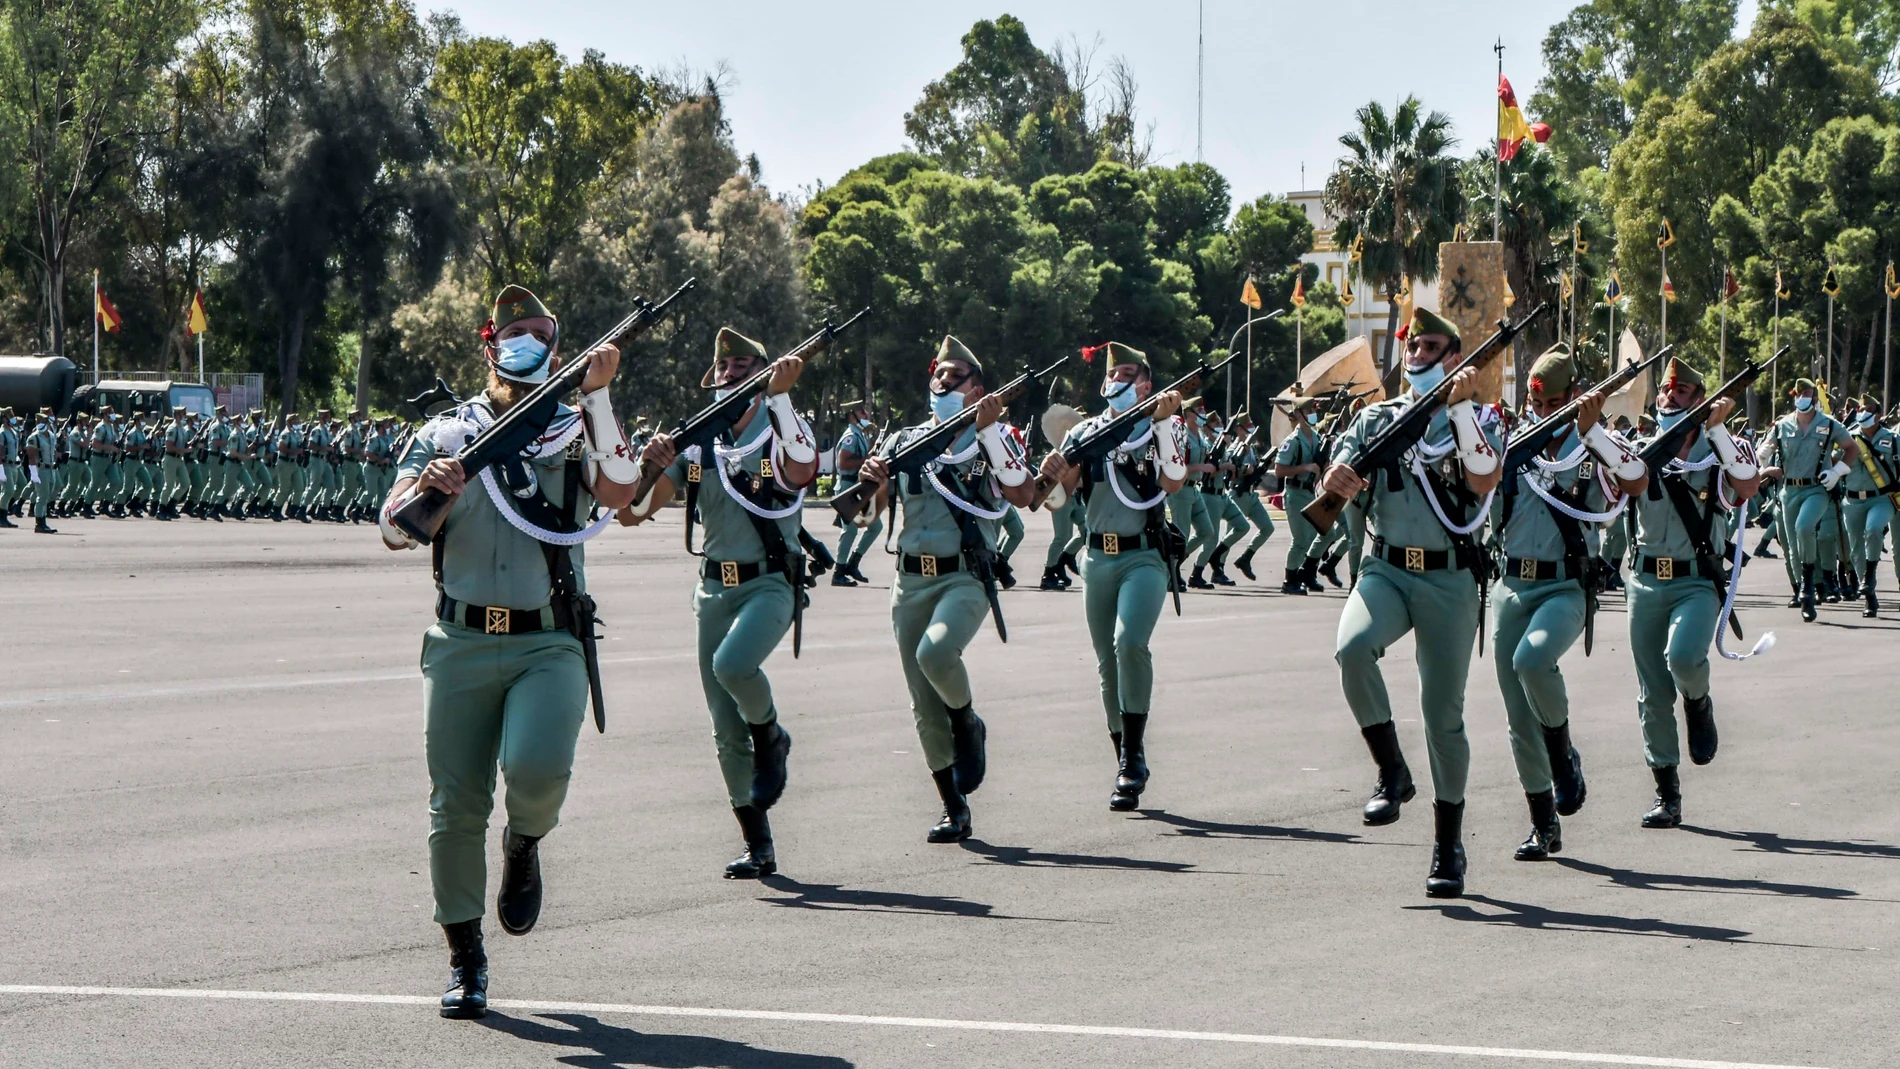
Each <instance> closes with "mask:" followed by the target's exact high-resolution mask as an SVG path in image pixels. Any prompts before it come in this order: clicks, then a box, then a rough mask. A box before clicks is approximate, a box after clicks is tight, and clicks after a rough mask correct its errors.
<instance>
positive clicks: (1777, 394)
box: [1768, 264, 1781, 423]
mask: <svg viewBox="0 0 1900 1069" xmlns="http://www.w3.org/2000/svg"><path fill="white" fill-rule="evenodd" d="M1769 344H1770V349H1769V351H1770V352H1777V353H1778V352H1780V351H1781V265H1780V264H1776V265H1775V340H1774V341H1773V342H1771V343H1769ZM1780 404H1781V361H1779V360H1777V361H1775V362H1774V363H1773V364H1770V365H1769V367H1768V422H1770V423H1773V422H1774V421H1775V409H1776V408H1777V407H1779V406H1780Z"/></svg>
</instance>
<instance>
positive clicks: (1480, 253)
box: [1438, 241, 1515, 403]
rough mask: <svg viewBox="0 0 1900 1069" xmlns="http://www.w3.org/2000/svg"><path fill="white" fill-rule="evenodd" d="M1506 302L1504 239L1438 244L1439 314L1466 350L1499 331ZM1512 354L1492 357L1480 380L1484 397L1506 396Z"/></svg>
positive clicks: (1489, 399)
mask: <svg viewBox="0 0 1900 1069" xmlns="http://www.w3.org/2000/svg"><path fill="white" fill-rule="evenodd" d="M1514 310H1515V309H1506V308H1505V306H1504V243H1503V242H1501V241H1447V242H1445V243H1444V244H1442V245H1440V246H1438V314H1439V315H1441V316H1444V317H1445V318H1446V319H1449V320H1451V322H1452V324H1453V325H1454V326H1456V327H1457V328H1458V335H1459V336H1460V337H1461V338H1463V339H1464V344H1465V351H1467V352H1469V351H1470V350H1471V349H1473V348H1475V347H1476V346H1478V345H1479V344H1480V343H1482V342H1483V341H1484V339H1486V338H1489V337H1490V336H1491V335H1492V334H1495V333H1496V332H1497V329H1498V320H1500V319H1503V318H1505V317H1506V316H1507V315H1508V314H1509V312H1510V311H1514ZM1511 360H1512V354H1510V353H1506V354H1504V357H1503V358H1502V359H1500V360H1494V361H1492V362H1491V365H1490V367H1489V368H1487V369H1486V371H1485V374H1484V377H1483V380H1482V381H1481V382H1480V384H1479V386H1478V399H1479V400H1480V401H1483V402H1486V403H1496V402H1497V401H1499V400H1500V399H1502V398H1503V396H1504V371H1505V368H1506V367H1507V366H1508V365H1509V364H1510V363H1511Z"/></svg>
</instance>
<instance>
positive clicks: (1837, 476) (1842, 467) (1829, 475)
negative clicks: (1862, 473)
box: [1821, 460, 1853, 490]
mask: <svg viewBox="0 0 1900 1069" xmlns="http://www.w3.org/2000/svg"><path fill="white" fill-rule="evenodd" d="M1852 470H1853V469H1852V468H1849V467H1848V466H1847V462H1846V461H1844V460H1837V461H1835V462H1834V466H1833V467H1831V468H1829V469H1827V470H1826V471H1824V472H1822V473H1821V485H1822V486H1824V487H1826V488H1827V489H1829V490H1832V489H1834V485H1835V484H1836V483H1838V482H1840V481H1841V480H1842V479H1845V478H1847V473H1848V472H1850V471H1852Z"/></svg>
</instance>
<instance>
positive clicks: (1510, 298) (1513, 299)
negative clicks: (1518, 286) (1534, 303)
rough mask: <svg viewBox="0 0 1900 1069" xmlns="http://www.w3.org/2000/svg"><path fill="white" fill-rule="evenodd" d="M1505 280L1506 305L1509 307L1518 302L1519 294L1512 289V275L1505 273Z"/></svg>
mask: <svg viewBox="0 0 1900 1069" xmlns="http://www.w3.org/2000/svg"><path fill="white" fill-rule="evenodd" d="M1503 281H1504V307H1506V308H1509V307H1511V306H1512V305H1514V304H1516V303H1517V294H1516V293H1514V292H1512V290H1511V276H1510V275H1508V274H1507V275H1505V276H1504V278H1503Z"/></svg>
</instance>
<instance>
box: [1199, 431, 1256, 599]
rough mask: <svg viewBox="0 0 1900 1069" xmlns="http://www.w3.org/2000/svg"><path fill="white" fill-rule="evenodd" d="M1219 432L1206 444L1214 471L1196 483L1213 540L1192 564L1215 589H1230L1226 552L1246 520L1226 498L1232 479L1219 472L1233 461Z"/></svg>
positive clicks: (1238, 535)
mask: <svg viewBox="0 0 1900 1069" xmlns="http://www.w3.org/2000/svg"><path fill="white" fill-rule="evenodd" d="M1222 438H1223V432H1221V431H1215V432H1214V436H1213V438H1212V439H1210V440H1209V441H1208V443H1207V463H1209V464H1212V465H1214V470H1213V471H1211V472H1208V473H1207V474H1205V475H1203V476H1201V478H1200V479H1199V483H1200V491H1201V503H1202V504H1203V505H1205V506H1206V508H1207V518H1208V522H1209V523H1211V524H1212V525H1213V527H1214V536H1213V538H1211V539H1210V540H1209V541H1208V543H1207V544H1206V545H1204V546H1202V547H1201V554H1200V557H1199V558H1198V559H1197V560H1196V561H1195V563H1194V570H1195V572H1196V573H1199V572H1200V571H1201V569H1202V568H1203V567H1206V568H1207V569H1208V571H1209V578H1210V579H1211V580H1212V581H1213V583H1214V584H1215V585H1216V586H1233V585H1234V581H1233V580H1232V579H1230V578H1228V577H1227V550H1228V549H1229V548H1230V547H1231V546H1232V545H1233V544H1234V543H1235V542H1238V541H1240V539H1241V538H1242V537H1243V536H1245V535H1246V533H1247V530H1248V526H1247V517H1246V514H1245V513H1243V512H1242V511H1241V510H1240V505H1239V504H1238V503H1236V502H1235V501H1234V500H1233V499H1232V498H1231V497H1229V496H1228V493H1227V490H1228V487H1229V485H1230V484H1231V483H1232V478H1231V476H1230V475H1229V473H1227V472H1223V471H1221V470H1220V469H1221V466H1222V465H1231V464H1232V463H1233V458H1232V457H1230V456H1229V455H1228V454H1229V446H1230V444H1231V443H1229V442H1227V441H1224V440H1222Z"/></svg>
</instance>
